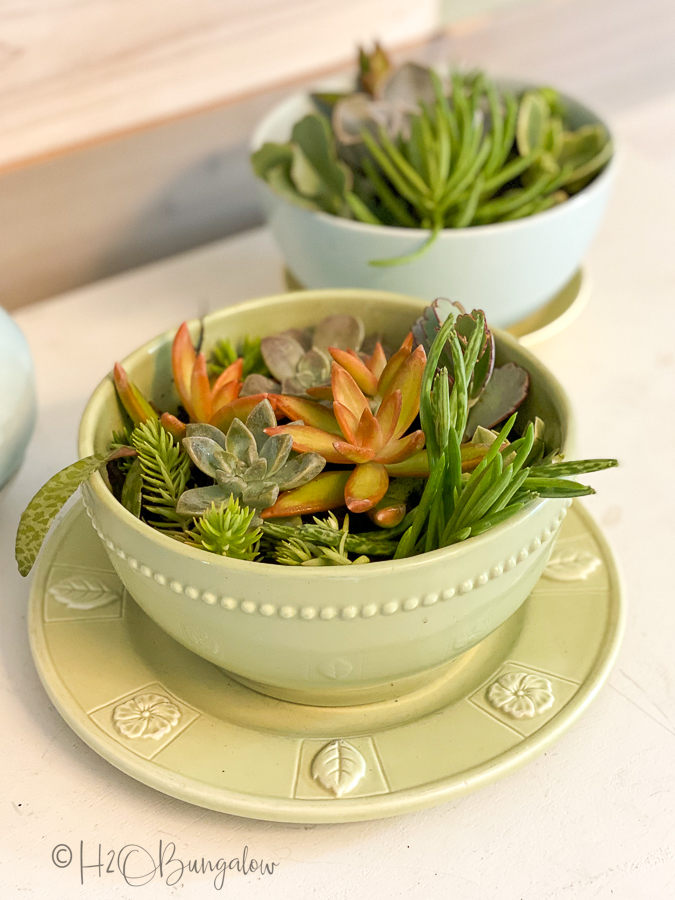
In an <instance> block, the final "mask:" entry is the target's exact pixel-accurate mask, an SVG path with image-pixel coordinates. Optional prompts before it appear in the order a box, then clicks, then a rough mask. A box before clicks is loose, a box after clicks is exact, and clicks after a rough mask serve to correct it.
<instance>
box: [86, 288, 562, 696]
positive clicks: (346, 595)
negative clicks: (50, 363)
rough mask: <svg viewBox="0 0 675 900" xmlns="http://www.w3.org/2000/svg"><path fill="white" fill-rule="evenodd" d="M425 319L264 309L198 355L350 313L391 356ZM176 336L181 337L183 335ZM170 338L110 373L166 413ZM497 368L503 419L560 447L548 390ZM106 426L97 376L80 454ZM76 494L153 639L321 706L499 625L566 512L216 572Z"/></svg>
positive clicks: (409, 305)
mask: <svg viewBox="0 0 675 900" xmlns="http://www.w3.org/2000/svg"><path fill="white" fill-rule="evenodd" d="M425 305H426V303H425V301H424V300H421V299H416V298H413V297H406V296H402V295H400V294H389V293H381V292H376V291H363V290H342V291H335V290H330V291H329V290H324V291H306V292H302V293H297V294H286V295H281V296H277V297H268V298H265V299H262V300H254V301H250V302H247V303H244V304H241V305H239V306H232V307H229V308H227V309H223V310H221V311H219V312H216V313H213V314H212V315H209V316H207V317H206V319H205V320H204V326H205V327H204V334H205V347H206V349H207V350H208V348H209V346H211V345H212V344H213V343H214V342H215V341H216V340H218V339H219V338H223V337H229V338H232V339H234V340H237V339H239V338H242V337H244V336H245V335H251V336H264V335H266V334H271V333H274V332H276V331H279V330H281V329H283V328H292V327H304V326H308V325H312V324H314V323H316V322H318V321H319V320H320V319H321V318H322V317H324V316H325V315H327V314H329V313H338V312H341V313H353V314H358V315H360V316H361V317H362V318H363V319H364V321H365V324H366V327H367V330H368V331H377V332H382V333H383V334H385V335H386V336H387V337H388V338H389V339H390V340H391V341H392V342H396V341H401V340H402V339H403V337H404V336H405V335H406V333H407V332H408V331H409V329H410V326H411V324H412V322H413V320H414V319H415V318H416V317H417V316H418V315H419V313H420V312H421V310H422V309H423V307H424V306H425ZM192 324H193V326H194V329H195V333H196V330H197V328H198V323H197V322H194V323H192ZM174 333H175V332H173V331H169V332H166V333H165V334H163V335H160V336H159V337H157V338H155V340H153V341H150V342H149V343H148V344H146V345H145V346H143V347H141V348H140V349H139V350H137V351H136V352H135V353H132V354H131V355H130V356H129V357H127V359H126V360H124V366H125V367H126V369H127V371H128V372H129V374H130V375H131V377H132V378H133V380H134V381H135V382H136V383H137V384H138V385H139V386H140V388H141V390H143V391H144V392H145V393H146V394H147V395H148V396H150V397H151V398H152V400H153V401H154V402H155V403H156V404H157V405H158V406H159V407H160V408H165V409H166V408H172V407H173V406H174V405H175V404H176V403H177V397H176V396H175V395H174V393H173V387H172V379H171V368H170V350H171V341H172V339H173V335H174ZM497 360H498V362H501V363H503V362H506V361H509V360H513V361H515V362H517V363H519V364H520V365H522V366H524V367H525V368H527V369H528V371H529V372H530V375H531V389H530V394H529V396H528V399H527V401H526V403H525V404H524V405H523V407H521V411H520V412H519V417H520V418H522V420H528V419H530V418H531V417H532V416H533V415H534V414H535V413H536V414H538V415H540V416H541V417H542V418H544V419H545V420H546V422H547V428H548V435H549V440H550V441H551V443H554V444H559V445H560V446H565V445H566V444H568V443H569V437H570V435H569V431H570V413H569V407H568V403H567V400H566V398H565V394H564V392H563V390H562V388H561V387H560V385H559V384H558V382H557V381H556V380H555V378H554V377H553V376H552V375H551V374H550V373H549V372H548V371H547V370H546V369H545V368H544V367H543V366H542V364H541V363H540V362H539V361H538V360H537V359H536V358H535V357H534V356H532V354H530V353H529V352H528V351H527V350H525V349H524V348H522V347H521V346H520V345H519V344H518V343H517V341H515V340H514V339H513V338H511V337H509V336H508V335H506V334H502V333H501V332H497ZM120 425H121V418H120V413H119V407H118V403H117V400H116V397H115V390H114V386H113V382H112V378H111V377H108V378H106V379H105V380H104V381H103V382H102V383H101V384H100V385H99V386H98V387H97V388H96V390H95V391H94V394H93V395H92V397H91V399H90V401H89V403H88V405H87V408H86V410H85V412H84V416H83V418H82V423H81V426H80V435H79V450H80V454H81V455H82V456H87V455H89V454H91V453H94V452H96V451H98V450H102V449H104V448H105V447H106V446H107V444H108V442H109V439H110V435H111V432H112V430H113V429H115V428H119V427H120ZM83 493H84V500H85V505H86V507H87V510H88V512H89V515H90V517H91V519H92V522H93V524H94V527H95V529H96V531H97V532H98V534H99V535H100V537H101V539H102V540H103V541H104V543H105V546H106V548H107V550H108V554H109V556H110V559H111V561H112V563H113V565H114V567H115V569H116V571H117V572H118V574H119V576H120V578H121V579H122V581H123V582H124V584H125V586H126V588H127V590H128V591H129V593H130V594H131V596H132V597H133V598H134V599H135V600H136V601H137V603H138V604H139V605H140V606H141V608H142V609H143V610H144V611H145V612H146V613H147V614H148V615H149V616H150V617H151V618H152V619H154V621H155V622H157V624H158V625H160V626H161V627H162V628H163V629H164V630H165V631H167V632H168V633H169V634H170V635H171V636H172V637H173V638H175V639H176V640H177V641H180V643H182V644H184V645H185V646H186V647H188V648H189V649H190V650H193V651H194V652H195V653H197V654H199V655H200V656H202V657H204V658H205V659H207V660H210V661H211V662H212V663H215V664H216V665H217V666H220V667H222V668H223V669H225V670H227V672H228V673H230V674H231V675H233V676H234V677H235V678H237V679H239V680H240V681H242V682H244V683H246V684H248V685H250V686H252V687H254V688H256V689H257V690H259V691H261V692H263V693H267V694H270V695H272V696H275V697H281V698H283V699H290V700H296V701H298V702H302V703H309V704H313V705H326V706H333V705H353V704H359V703H364V702H371V701H375V700H380V699H385V698H387V697H392V696H397V695H400V694H402V693H405V692H407V691H409V690H413V689H417V688H419V687H420V686H421V684H423V683H424V682H426V681H428V680H430V679H433V678H434V677H435V675H437V674H441V671H442V669H443V668H444V667H445V666H447V665H448V664H449V663H450V662H451V661H452V660H453V659H455V658H456V657H458V656H459V655H461V654H463V653H465V652H466V651H468V650H470V649H471V648H472V647H473V646H475V645H476V644H477V643H478V642H479V641H481V640H482V639H483V638H484V637H486V636H487V635H488V634H490V632H492V631H493V630H494V629H495V628H497V627H498V626H499V625H501V624H502V622H504V621H505V620H506V619H507V618H508V617H509V616H510V615H512V613H513V612H514V611H515V610H516V609H517V608H518V607H519V606H520V605H521V603H523V601H524V600H525V598H526V597H527V596H528V594H529V593H530V591H531V590H532V588H533V587H534V585H535V584H536V582H537V580H538V579H539V576H540V575H541V573H542V570H543V568H544V566H545V564H546V562H547V560H548V557H549V554H550V551H551V546H552V543H553V538H554V535H555V533H556V531H557V529H558V528H559V526H560V523H561V522H562V520H563V517H564V516H565V513H566V511H567V507H568V505H569V501H565V500H538V501H534V502H532V503H531V504H529V505H528V506H527V507H526V508H525V509H523V510H522V511H521V512H520V513H519V514H518V515H516V516H514V517H513V518H512V519H510V520H509V521H508V522H506V523H504V524H503V525H501V526H499V527H497V528H494V529H492V530H491V531H489V532H486V533H485V534H483V535H480V536H479V537H476V538H471V539H470V540H468V541H465V542H464V543H462V544H460V545H457V546H454V547H448V548H446V549H444V550H438V551H435V552H433V553H426V554H424V555H421V556H416V557H413V558H411V559H405V560H397V561H389V562H374V563H370V564H369V565H365V566H355V567H349V568H344V567H336V568H330V567H328V568H300V567H290V566H289V567H284V566H277V565H271V564H265V563H257V562H244V561H240V560H234V559H227V558H224V557H218V556H215V555H213V554H210V553H207V552H205V551H201V550H198V549H193V548H190V547H187V546H185V545H183V544H179V543H177V542H176V541H173V540H171V539H170V538H168V537H165V536H163V535H161V534H159V533H158V532H157V531H154V530H153V529H152V528H150V527H149V526H148V525H145V524H144V523H143V522H141V521H139V520H138V519H136V518H135V517H134V516H133V515H132V514H131V513H129V512H128V511H127V510H126V509H124V507H123V506H122V505H121V504H120V503H118V502H117V501H116V500H115V498H114V497H113V495H112V494H111V493H110V491H109V490H108V488H107V487H106V484H105V482H104V480H103V478H102V477H101V476H100V475H99V474H96V475H94V476H92V478H91V479H90V480H89V482H88V483H87V484H86V485H85V487H84V490H83Z"/></svg>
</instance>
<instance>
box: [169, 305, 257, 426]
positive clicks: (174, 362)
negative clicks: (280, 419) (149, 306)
mask: <svg viewBox="0 0 675 900" xmlns="http://www.w3.org/2000/svg"><path fill="white" fill-rule="evenodd" d="M171 366H172V369H173V380H174V384H175V386H176V390H177V391H178V396H179V397H180V399H181V403H182V404H183V408H184V409H185V411H186V413H187V414H188V416H189V417H190V422H204V423H209V424H211V425H213V426H215V427H216V428H217V429H222V428H228V427H229V425H230V423H231V422H233V421H234V419H235V417H236V416H239V417H241V416H246V415H248V414H249V413H250V412H251V411H252V410H253V408H254V407H255V406H256V404H258V403H259V402H260V401H261V400H264V399H265V398H266V397H267V393H266V392H261V393H260V394H253V395H249V396H244V397H241V396H240V393H241V388H242V384H243V382H242V373H243V367H244V360H243V358H242V357H239V358H238V359H236V360H235V361H234V362H233V363H232V364H231V365H229V366H227V368H225V369H224V370H223V371H222V372H221V374H220V375H218V377H217V378H216V379H215V381H214V382H213V384H211V382H210V380H209V375H208V365H207V361H206V355H205V354H204V353H202V352H199V353H198V352H197V351H196V350H195V348H194V345H193V343H192V338H191V337H190V332H189V330H188V327H187V323H186V322H183V324H182V325H181V326H180V328H179V329H178V331H177V332H176V337H175V338H174V341H173V345H172V348H171ZM162 424H163V425H164V426H165V428H167V430H169V431H171V432H172V434H174V436H176V437H182V436H183V435H184V434H185V429H184V425H183V423H182V422H181V421H179V420H178V419H177V418H176V417H175V416H172V415H170V414H169V413H164V415H163V416H162Z"/></svg>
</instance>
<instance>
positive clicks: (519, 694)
mask: <svg viewBox="0 0 675 900" xmlns="http://www.w3.org/2000/svg"><path fill="white" fill-rule="evenodd" d="M487 699H488V701H489V703H490V704H491V705H492V706H494V708H495V709H498V710H500V711H501V712H502V713H505V714H506V715H507V716H511V718H513V719H532V718H534V716H537V715H540V714H541V713H543V712H545V711H546V710H547V709H550V708H551V707H552V706H553V703H554V701H555V697H554V696H553V688H552V686H551V682H550V681H549V680H548V678H544V677H543V676H541V675H529V674H528V673H526V672H507V673H506V675H502V676H501V677H500V678H498V679H497V681H495V682H493V683H492V684H491V685H490V688H489V690H488V693H487Z"/></svg>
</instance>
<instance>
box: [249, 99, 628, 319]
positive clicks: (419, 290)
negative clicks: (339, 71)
mask: <svg viewBox="0 0 675 900" xmlns="http://www.w3.org/2000/svg"><path fill="white" fill-rule="evenodd" d="M502 84H503V85H505V86H508V87H511V88H514V89H519V90H523V89H524V88H525V87H528V85H524V84H516V83H515V82H514V83H510V82H509V83H507V82H502ZM341 86H342V87H344V85H341ZM331 87H332V88H333V89H334V88H335V85H334V84H332V85H331ZM562 99H563V102H564V103H565V105H566V107H567V109H568V119H569V121H570V123H571V124H572V125H574V126H575V127H577V126H580V125H584V124H587V123H595V122H600V121H601V120H600V119H599V118H598V117H597V116H596V115H595V114H594V113H592V112H591V111H590V110H589V109H587V108H586V107H584V106H582V105H581V104H580V103H577V102H576V101H575V100H573V99H571V98H569V97H565V96H564V95H563V97H562ZM310 111H313V107H312V105H311V102H310V100H309V98H308V96H307V95H306V94H297V95H294V96H292V97H290V98H289V99H288V100H286V101H284V102H283V103H281V104H280V105H279V106H277V107H276V108H275V109H273V110H272V112H271V113H270V114H269V115H268V116H267V117H266V118H265V119H264V120H263V121H262V122H261V124H260V125H259V126H258V128H257V130H256V132H255V134H254V136H253V139H252V149H254V150H255V149H258V148H259V147H260V146H262V144H264V143H265V142H267V141H286V140H288V138H289V136H290V132H291V129H292V126H293V124H294V123H295V122H297V121H298V120H299V119H300V118H302V116H303V115H306V114H307V113H308V112H310ZM603 124H605V123H603ZM605 127H607V126H606V125H605ZM615 168H616V161H615V159H612V160H611V161H610V163H609V164H608V165H607V167H606V168H605V169H604V171H603V172H602V173H601V174H600V175H599V176H598V177H597V178H596V179H595V180H594V181H593V182H592V183H591V184H590V185H588V187H586V188H584V189H583V190H582V191H580V192H579V193H578V194H576V195H575V196H573V197H571V198H570V199H569V200H567V201H566V202H565V203H562V204H560V205H559V206H557V207H555V208H553V209H551V210H548V211H546V212H543V213H539V214H538V215H536V216H530V217H528V218H524V219H519V220H516V221H513V222H500V223H497V224H494V225H482V226H476V227H473V228H454V229H445V230H444V231H442V232H441V233H440V235H439V237H438V238H437V240H436V242H435V244H434V245H433V246H432V247H431V248H430V249H429V251H428V252H426V253H425V254H424V255H423V256H422V257H420V258H419V259H417V260H415V261H414V262H411V263H407V264H405V265H397V266H391V267H386V268H381V267H377V266H371V265H369V261H370V260H372V259H387V258H391V257H395V256H400V255H402V254H406V253H410V252H411V251H413V250H415V249H416V248H418V247H420V246H421V245H422V244H423V243H424V241H425V240H426V239H427V237H428V235H429V232H428V231H426V230H423V229H411V228H394V227H389V226H380V225H366V224H363V223H361V222H355V221H352V220H350V219H343V218H339V217H338V216H332V215H329V214H327V213H323V212H316V211H312V210H306V209H301V208H300V207H299V206H296V205H295V204H293V203H291V202H289V201H288V200H286V199H284V198H283V197H281V196H279V195H278V194H276V193H275V192H274V191H273V190H272V189H271V188H269V187H268V185H267V184H266V183H265V182H263V181H261V180H260V179H256V181H257V182H258V187H259V196H260V200H261V202H262V205H263V209H264V211H265V216H266V218H267V222H268V225H269V227H270V228H271V230H272V233H273V234H274V237H275V240H276V241H277V243H278V245H279V247H280V249H281V252H282V254H283V256H284V259H285V262H286V265H287V267H288V269H289V270H290V272H291V273H292V274H293V276H294V277H295V278H296V279H297V280H298V281H299V282H300V283H301V284H302V285H303V286H304V287H305V288H308V289H315V288H335V287H354V288H371V289H376V290H386V291H401V292H403V293H406V294H414V295H416V296H420V297H429V298H433V297H437V296H445V297H449V298H450V299H451V300H455V301H458V302H459V303H461V304H462V305H463V306H465V307H466V308H467V309H474V308H479V309H483V310H485V313H486V315H487V317H488V321H489V322H491V324H493V325H497V326H499V327H503V328H506V327H508V326H510V325H513V324H514V323H516V322H518V321H520V320H521V319H523V318H524V317H526V316H529V315H530V314H532V313H533V312H534V311H535V310H537V309H538V308H539V307H541V306H543V305H544V304H546V303H548V302H549V301H550V300H551V299H552V298H553V297H554V296H555V295H556V294H557V293H558V291H560V290H561V289H562V288H563V287H564V285H565V284H566V283H567V282H568V281H569V280H570V279H571V278H572V276H573V275H574V273H575V272H576V270H577V269H578V268H579V265H580V264H581V261H582V260H583V258H584V255H585V254H586V251H587V250H588V247H589V245H590V243H591V240H592V239H593V236H594V235H595V232H596V231H597V228H598V225H599V224H600V220H601V218H602V215H603V213H604V211H605V207H606V205H607V200H608V197H609V193H610V188H611V185H612V181H613V178H614V171H615Z"/></svg>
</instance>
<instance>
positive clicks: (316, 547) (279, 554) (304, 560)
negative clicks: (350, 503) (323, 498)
mask: <svg viewBox="0 0 675 900" xmlns="http://www.w3.org/2000/svg"><path fill="white" fill-rule="evenodd" d="M314 521H315V522H316V524H317V525H319V526H324V527H328V528H330V529H332V530H333V531H337V532H339V533H340V534H341V535H342V537H341V539H340V543H339V544H338V546H337V547H325V546H321V545H320V544H316V543H314V542H313V541H308V540H305V539H303V538H300V537H292V538H289V539H287V540H285V541H281V542H280V543H279V544H278V545H277V548H276V551H275V553H274V558H275V559H276V561H277V562H278V563H280V564H281V565H282V566H358V565H362V564H363V563H367V562H370V559H369V558H368V557H367V556H364V555H363V554H362V555H360V556H357V557H356V558H355V559H351V558H350V556H349V553H348V552H347V549H346V543H347V538H348V537H349V515H348V514H347V515H346V516H345V518H344V522H343V524H342V527H340V524H339V523H338V520H337V519H336V518H335V516H334V515H333V513H332V512H329V513H328V518H327V519H325V520H323V521H322V520H321V519H317V518H316V516H315V517H314Z"/></svg>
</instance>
